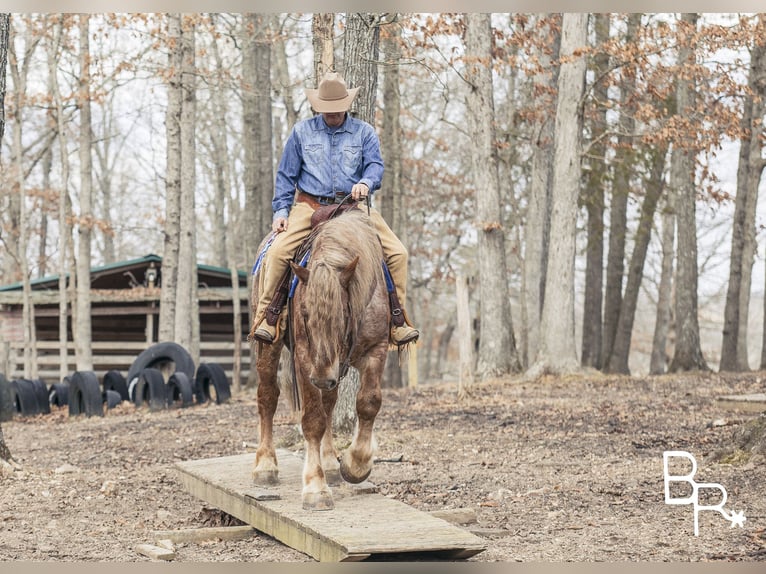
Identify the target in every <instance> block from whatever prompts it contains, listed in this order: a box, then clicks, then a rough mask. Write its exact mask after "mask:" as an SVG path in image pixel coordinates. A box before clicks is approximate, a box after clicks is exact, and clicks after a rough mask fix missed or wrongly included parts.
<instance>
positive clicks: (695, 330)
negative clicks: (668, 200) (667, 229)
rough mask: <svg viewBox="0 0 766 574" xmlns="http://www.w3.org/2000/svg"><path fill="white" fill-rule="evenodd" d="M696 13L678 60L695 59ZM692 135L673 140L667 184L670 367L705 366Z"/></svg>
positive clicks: (690, 92)
mask: <svg viewBox="0 0 766 574" xmlns="http://www.w3.org/2000/svg"><path fill="white" fill-rule="evenodd" d="M697 18H698V15H697V14H694V13H684V14H683V15H682V17H681V22H680V23H679V24H680V27H679V34H680V36H681V40H680V42H679V44H680V48H679V54H678V61H679V64H681V65H683V64H685V63H686V64H688V63H690V62H694V59H695V55H694V49H693V48H692V46H693V40H692V37H693V36H694V33H695V31H696V26H697ZM694 88H695V86H694V82H693V80H690V79H686V78H684V77H683V76H681V77H679V78H678V80H677V84H676V106H677V108H676V112H677V113H678V114H680V115H681V116H684V115H686V114H688V113H690V110H692V109H693V98H694ZM692 137H693V136H690V135H688V134H687V135H686V137H684V134H683V133H679V134H678V136H677V137H676V138H674V140H673V156H672V159H671V167H670V185H671V188H672V189H673V192H674V193H675V208H676V217H677V221H678V227H677V229H678V251H677V253H678V258H677V262H678V267H677V270H676V305H675V307H676V347H675V353H674V355H673V360H672V361H671V363H670V367H669V370H670V371H671V372H676V371H692V370H708V369H709V367H708V366H707V363H706V362H705V358H704V357H703V356H702V348H701V346H700V329H699V317H698V303H697V287H698V270H697V219H696V213H695V207H696V202H695V197H696V190H695V185H694V156H695V153H696V149H697V146H696V143H695V142H694V141H689V140H691V139H692Z"/></svg>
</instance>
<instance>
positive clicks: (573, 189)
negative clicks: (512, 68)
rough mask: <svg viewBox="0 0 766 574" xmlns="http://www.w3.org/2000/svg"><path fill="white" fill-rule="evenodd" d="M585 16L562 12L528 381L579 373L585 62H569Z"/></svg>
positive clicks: (581, 39)
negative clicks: (546, 252) (542, 271)
mask: <svg viewBox="0 0 766 574" xmlns="http://www.w3.org/2000/svg"><path fill="white" fill-rule="evenodd" d="M587 28H588V14H586V13H582V12H580V13H569V12H567V13H565V14H564V16H563V24H562V32H561V56H562V59H563V60H564V61H563V63H562V64H561V69H560V72H559V79H558V94H559V95H558V104H557V106H556V129H555V146H554V160H553V198H552V199H553V201H552V212H551V230H553V231H554V232H555V235H554V233H552V234H551V246H550V247H551V249H550V256H549V259H548V272H547V274H546V282H545V301H544V303H543V311H542V320H541V323H540V326H541V330H540V335H541V337H540V350H539V352H538V355H537V360H536V361H535V364H534V365H533V366H532V367H531V369H530V370H529V371H528V373H529V375H530V376H531V377H538V376H540V375H542V374H545V373H552V374H562V373H567V372H573V371H576V370H578V369H579V366H580V365H579V361H578V357H577V349H576V344H575V329H574V256H575V235H576V232H577V230H576V220H577V197H578V195H579V191H580V185H579V184H580V173H581V169H580V155H581V148H582V97H583V90H584V88H585V69H586V63H585V59H584V57H582V56H580V57H575V58H573V57H572V54H573V52H574V51H575V50H579V49H582V48H583V47H584V46H585V45H586V42H587Z"/></svg>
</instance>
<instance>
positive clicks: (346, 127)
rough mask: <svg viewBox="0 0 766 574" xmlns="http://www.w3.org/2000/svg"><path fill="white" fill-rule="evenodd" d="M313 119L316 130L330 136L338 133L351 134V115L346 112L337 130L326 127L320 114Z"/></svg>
mask: <svg viewBox="0 0 766 574" xmlns="http://www.w3.org/2000/svg"><path fill="white" fill-rule="evenodd" d="M315 117H316V120H317V129H319V130H322V131H326V132H329V133H331V134H334V133H339V132H351V126H350V124H351V114H349V113H348V112H346V117H345V119H344V120H343V123H342V124H340V125H339V126H338V127H337V128H331V127H330V126H328V125H327V124H326V123H325V121H324V117H323V116H322V114H317V115H316V116H315Z"/></svg>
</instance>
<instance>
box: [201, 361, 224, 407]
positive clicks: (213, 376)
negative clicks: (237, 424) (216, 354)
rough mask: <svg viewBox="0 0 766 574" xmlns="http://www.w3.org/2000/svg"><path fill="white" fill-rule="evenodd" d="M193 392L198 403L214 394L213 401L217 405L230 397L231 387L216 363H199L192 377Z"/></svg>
mask: <svg viewBox="0 0 766 574" xmlns="http://www.w3.org/2000/svg"><path fill="white" fill-rule="evenodd" d="M194 386H195V389H194V392H195V395H196V398H197V402H198V403H200V404H201V403H204V402H207V401H209V400H211V398H212V396H213V395H212V394H211V386H212V393H214V395H215V402H216V403H218V404H219V405H220V404H221V403H225V402H226V401H228V400H229V399H230V398H231V387H230V386H229V381H228V379H227V378H226V373H225V372H224V370H223V367H221V365H219V364H218V363H201V364H200V366H199V368H198V369H197V376H196V377H195V378H194Z"/></svg>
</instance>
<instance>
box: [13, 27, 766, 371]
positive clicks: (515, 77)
mask: <svg viewBox="0 0 766 574" xmlns="http://www.w3.org/2000/svg"><path fill="white" fill-rule="evenodd" d="M5 22H6V24H5V25H6V26H7V30H8V35H7V38H8V44H7V68H5V69H6V71H7V82H6V83H5V84H4V85H3V86H0V87H2V88H3V90H0V91H2V92H4V108H5V115H4V117H3V124H4V126H5V132H6V134H5V135H6V137H4V138H2V149H0V170H1V171H0V222H1V224H2V243H3V249H2V251H0V284H3V285H5V284H9V283H13V282H16V281H24V283H25V288H26V289H28V282H29V280H31V279H34V278H37V277H42V276H46V275H50V274H56V273H60V274H62V273H61V271H62V270H63V271H65V272H69V271H72V276H73V277H74V278H75V281H73V284H72V285H70V295H69V296H70V301H69V303H68V304H69V305H71V306H72V307H73V308H76V309H77V310H78V312H77V315H78V316H79V317H87V316H88V313H87V312H85V311H86V310H87V305H88V300H87V299H88V295H87V276H88V275H87V270H88V269H89V268H90V267H91V266H94V265H100V264H106V263H111V262H115V261H120V260H125V259H131V258H135V257H140V256H143V255H145V254H147V253H157V254H160V255H163V257H164V259H165V260H164V262H163V272H165V270H166V266H167V270H168V271H167V273H168V275H167V277H168V279H167V283H166V284H164V285H163V295H162V296H163V301H162V308H161V316H160V329H161V330H163V329H164V331H161V338H163V339H165V340H176V341H178V342H180V343H183V344H190V345H193V341H194V338H195V333H194V325H193V324H192V323H191V322H190V323H187V324H183V323H182V322H179V321H178V320H176V319H174V318H177V317H191V316H193V315H194V313H193V312H189V313H187V312H186V311H185V310H188V309H193V305H194V296H193V293H194V289H195V288H196V286H194V285H192V284H191V282H190V280H189V279H190V277H191V270H192V269H193V262H194V261H197V262H199V263H206V264H211V265H217V266H222V267H229V268H236V269H240V270H249V269H250V267H251V266H252V263H253V261H254V259H255V250H256V248H257V245H258V243H259V242H260V240H261V239H262V238H263V236H264V235H265V234H266V232H267V230H268V228H269V224H270V221H271V208H270V202H271V195H272V192H273V178H274V173H275V170H276V164H277V162H278V161H279V157H280V155H281V150H282V147H283V145H284V141H285V139H286V137H287V135H288V133H289V129H290V128H291V127H292V125H293V124H294V123H295V122H296V121H298V120H299V119H301V118H305V117H309V116H310V114H311V110H310V109H309V106H308V103H307V101H306V100H305V97H304V94H303V89H304V88H305V87H313V86H315V85H316V78H317V77H318V76H319V75H320V74H321V72H322V71H323V70H324V69H327V68H335V69H337V70H338V71H340V72H341V73H343V74H344V76H345V77H346V80H347V81H348V83H349V85H351V86H359V87H360V88H361V91H360V96H359V97H358V98H357V102H356V106H355V108H354V109H353V110H352V111H353V113H355V114H356V115H358V116H360V117H362V118H364V119H367V120H368V121H370V122H371V123H374V125H375V126H376V128H377V129H378V132H379V134H380V137H381V143H382V149H383V154H384V159H385V161H386V176H385V177H386V179H385V180H384V182H383V188H382V189H381V190H380V191H379V192H378V193H377V194H376V198H375V204H376V206H377V207H378V208H379V209H380V210H381V211H382V213H383V215H384V217H386V219H387V221H388V222H389V224H390V225H391V226H392V228H393V229H394V230H395V231H396V232H397V234H398V235H399V236H400V237H401V238H402V240H403V241H404V243H405V244H406V245H407V246H408V248H409V252H410V288H409V290H408V304H407V307H408V309H409V312H410V314H411V315H412V317H413V319H414V322H415V324H416V325H417V326H418V327H419V328H420V329H421V332H422V334H423V335H422V339H421V343H420V344H419V347H418V355H417V357H418V362H419V365H418V371H419V374H420V379H421V380H428V379H436V378H438V379H444V378H450V377H465V376H473V375H477V376H479V377H482V378H486V377H493V376H499V375H502V374H505V373H509V372H526V373H529V374H531V375H536V374H539V373H542V372H552V373H564V372H571V371H573V370H578V369H581V368H583V367H590V368H595V369H601V370H604V371H607V372H617V373H628V372H632V373H635V374H639V373H647V372H651V373H655V374H657V373H663V372H667V371H669V370H670V371H683V370H697V369H702V370H706V369H720V370H738V371H745V370H749V369H753V368H755V369H763V368H764V366H765V365H766V337H765V336H764V329H763V323H764V319H763V318H764V308H763V293H764V277H765V276H766V274H765V273H764V256H763V250H759V249H758V244H759V240H760V239H761V238H762V236H763V230H762V225H763V217H764V214H763V207H761V208H760V209H759V206H758V201H757V200H758V195H759V192H761V191H763V188H764V185H763V184H762V182H761V175H762V173H763V168H764V165H765V163H766V160H764V155H763V148H764V141H765V140H764V129H763V118H764V113H765V111H764V101H763V96H764V95H765V94H766V58H765V57H764V54H765V53H766V50H765V49H764V42H765V41H766V18H765V17H764V16H763V15H760V14H725V13H715V14H711V13H705V14H689V13H684V14H657V13H649V14H641V13H631V14H588V13H565V14H563V15H562V14H558V13H551V14H509V13H493V14H478V13H456V14H452V13H450V14H439V13H433V14H425V13H417V14H404V13H337V14H332V13H322V14H301V13H289V14H288V13H280V14H276V13H274V14H272V13H269V14H228V13H227V14H222V13H221V14H219V13H216V14H213V13H204V14H203V13H199V14H111V13H110V14H88V15H75V14H18V13H17V14H11V15H9V16H8V17H7V18H6V19H5ZM173 268H174V270H172V271H171V269H173ZM62 275H63V274H62ZM171 277H172V282H171V279H170V278H171ZM65 291H66V289H62V292H65ZM459 301H460V302H459ZM66 304H67V303H65V304H64V307H63V308H64V309H66ZM463 311H467V312H466V313H464V312H463ZM80 323H81V322H80V321H78V327H77V329H76V333H75V341H76V346H77V348H78V356H79V357H80V360H82V361H85V362H86V363H87V346H88V337H89V331H88V329H87V325H82V324H80ZM196 336H197V337H198V334H197V335H196ZM25 337H30V338H31V337H33V333H26V332H25ZM461 341H462V342H463V343H465V342H468V343H470V344H469V345H466V344H464V345H463V346H462V348H460V342H461ZM471 355H472V356H471ZM461 357H462V358H461ZM466 357H468V359H466ZM466 360H467V361H468V364H469V368H468V371H470V373H468V374H467V371H466V367H465V365H466ZM78 368H81V367H79V366H78Z"/></svg>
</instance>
